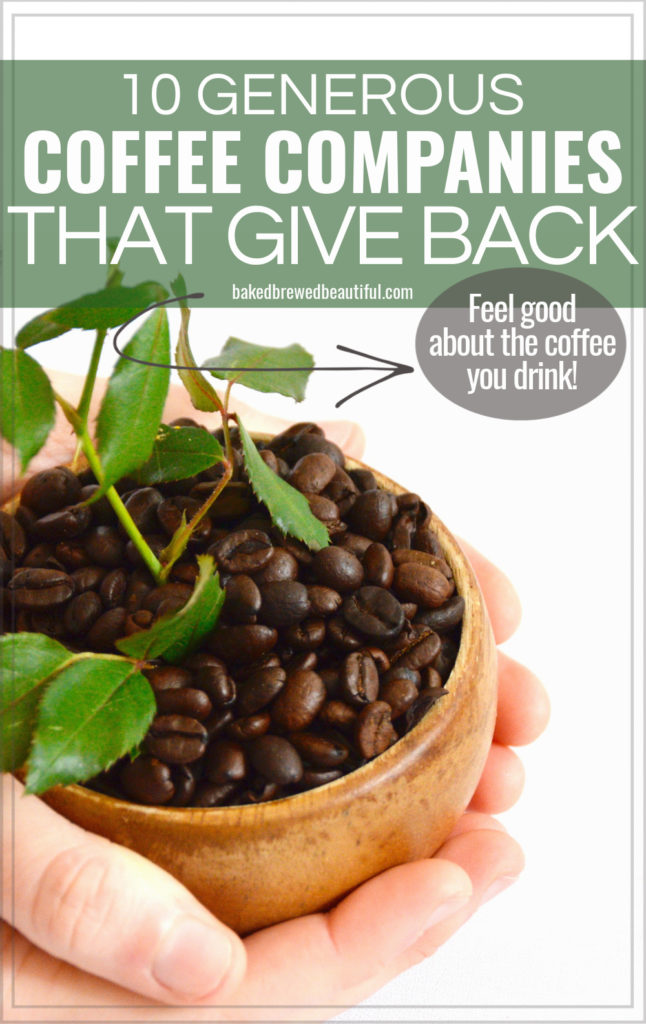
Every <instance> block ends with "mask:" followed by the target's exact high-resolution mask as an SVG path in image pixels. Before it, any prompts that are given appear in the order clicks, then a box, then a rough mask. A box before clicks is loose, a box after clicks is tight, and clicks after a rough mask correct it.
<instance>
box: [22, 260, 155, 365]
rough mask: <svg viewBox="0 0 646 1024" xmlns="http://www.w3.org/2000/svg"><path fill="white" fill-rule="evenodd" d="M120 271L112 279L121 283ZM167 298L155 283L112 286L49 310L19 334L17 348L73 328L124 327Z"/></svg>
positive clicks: (26, 346)
mask: <svg viewBox="0 0 646 1024" xmlns="http://www.w3.org/2000/svg"><path fill="white" fill-rule="evenodd" d="M119 273H120V272H119V271H117V272H116V275H111V277H110V280H111V281H114V280H117V281H118V280H119ZM166 298H168V292H167V291H166V289H165V288H163V287H162V286H161V285H160V284H156V283H155V282H154V281H145V282H144V283H143V284H137V285H134V287H131V288H127V287H125V286H124V285H122V284H117V285H116V286H115V285H114V284H109V285H108V287H107V288H103V289H102V290H101V291H100V292H93V293H92V294H91V295H83V296H81V298H80V299H74V300H73V301H72V302H66V303H65V304H64V305H63V306H58V307H57V308H56V309H50V310H48V312H47V313H41V314H40V316H37V317H34V319H33V320H30V321H29V323H28V324H25V326H24V327H23V328H22V330H21V331H19V333H18V336H17V338H16V344H17V346H18V348H29V346H30V345H37V344H38V343H39V342H41V341H49V339H50V338H57V337H58V336H59V335H60V334H66V333H67V331H71V330H72V328H73V327H80V328H82V329H83V330H86V331H90V330H92V331H107V330H109V328H110V327H117V326H118V325H119V324H125V322H126V320H130V318H131V317H133V316H136V315H137V313H141V312H142V310H144V309H148V307H149V306H152V305H153V303H155V302H161V301H162V300H163V299H166Z"/></svg>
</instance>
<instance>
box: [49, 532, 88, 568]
mask: <svg viewBox="0 0 646 1024" xmlns="http://www.w3.org/2000/svg"><path fill="white" fill-rule="evenodd" d="M54 555H55V557H56V558H57V560H58V561H59V562H60V564H61V565H63V566H65V568H66V569H67V571H68V572H74V571H75V570H76V569H82V568H83V567H84V566H86V565H89V564H90V557H89V555H88V553H87V551H86V550H85V545H84V544H82V543H81V542H80V541H74V540H61V541H59V542H58V544H57V545H56V548H55V550H54Z"/></svg>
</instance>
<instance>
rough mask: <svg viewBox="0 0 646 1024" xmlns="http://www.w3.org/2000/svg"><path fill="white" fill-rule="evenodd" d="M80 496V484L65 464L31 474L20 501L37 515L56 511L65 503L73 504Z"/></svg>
mask: <svg viewBox="0 0 646 1024" xmlns="http://www.w3.org/2000/svg"><path fill="white" fill-rule="evenodd" d="M80 497H81V485H80V483H79V482H78V480H77V478H76V477H75V476H74V473H72V471H71V470H69V469H67V468H66V467H65V466H56V467H55V468H54V469H43V470H42V471H41V472H40V473H36V474H35V476H32V477H31V478H30V479H29V480H28V481H27V483H26V484H25V485H24V487H23V489H22V493H21V495H20V502H21V504H22V505H26V506H27V507H28V508H30V509H31V510H32V511H33V512H35V513H36V515H37V516H46V515H49V513H50V512H57V511H58V510H59V509H61V508H65V506H67V505H75V504H76V503H77V502H78V501H79V499H80Z"/></svg>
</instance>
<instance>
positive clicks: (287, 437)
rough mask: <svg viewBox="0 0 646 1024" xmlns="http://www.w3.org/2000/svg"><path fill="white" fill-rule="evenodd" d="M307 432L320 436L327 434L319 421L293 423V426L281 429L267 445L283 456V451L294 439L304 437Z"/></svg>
mask: <svg viewBox="0 0 646 1024" xmlns="http://www.w3.org/2000/svg"><path fill="white" fill-rule="evenodd" d="M306 434H317V435H318V436H319V437H324V436H325V435H324V433H323V430H322V429H321V427H319V425H318V423H292V424H291V426H289V427H287V428H286V429H285V430H283V431H281V433H280V434H276V436H275V437H273V438H272V439H271V441H269V442H268V444H267V447H268V448H269V449H270V450H271V451H273V452H275V453H276V454H277V455H279V456H282V454H283V452H284V451H286V450H287V449H288V448H289V446H290V445H291V444H292V443H293V442H294V441H297V440H298V439H299V438H301V437H304V436H305V435H306Z"/></svg>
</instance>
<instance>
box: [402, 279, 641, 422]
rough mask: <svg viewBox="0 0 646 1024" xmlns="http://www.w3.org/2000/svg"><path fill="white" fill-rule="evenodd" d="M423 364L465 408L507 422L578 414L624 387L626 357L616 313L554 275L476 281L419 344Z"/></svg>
mask: <svg viewBox="0 0 646 1024" xmlns="http://www.w3.org/2000/svg"><path fill="white" fill-rule="evenodd" d="M416 349H417V358H418V361H419V365H420V367H421V369H422V372H423V373H424V375H425V376H426V377H427V378H428V380H429V381H430V382H431V384H432V385H433V387H434V388H436V389H437V390H438V391H439V392H440V394H442V395H444V396H445V398H448V399H450V401H452V402H454V403H455V404H456V405H460V406H462V407H463V408H464V409H470V410H471V411H472V412H477V413H480V414H481V415H483V416H494V417H496V418H498V419H505V420H535V419H546V418H547V417H549V416H560V415H561V414H562V413H564V412H571V411H572V410H573V409H578V408H579V407H580V406H582V405H586V403H587V402H591V401H592V399H593V398H596V397H597V395H600V394H601V392H602V391H605V389H606V388H607V387H608V385H609V384H611V383H612V381H613V380H614V379H615V377H616V376H617V374H618V373H619V370H620V369H621V365H622V363H623V361H624V357H625V355H626V335H625V331H624V328H623V324H622V322H621V320H620V318H619V315H618V313H617V311H616V310H615V309H614V308H613V307H612V306H611V305H610V303H609V302H607V300H606V299H605V298H604V297H603V295H601V294H600V293H599V292H597V291H595V289H594V288H591V287H590V286H589V285H587V284H584V283H583V282H582V281H577V280H576V278H574V277H569V276H568V275H567V274H561V273H558V272H557V271H555V270H534V269H530V268H528V267H515V268H511V269H508V270H488V271H486V272H485V273H482V274H475V275H474V276H473V277H469V278H467V279H466V280H464V281H460V282H459V283H458V284H456V285H452V286H451V288H448V289H447V291H445V292H443V293H442V295H440V296H439V297H438V298H437V299H436V300H435V301H434V302H433V303H432V305H430V306H429V308H428V309H427V310H426V312H425V313H424V315H423V316H422V319H421V320H420V322H419V327H418V328H417V335H416Z"/></svg>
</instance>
